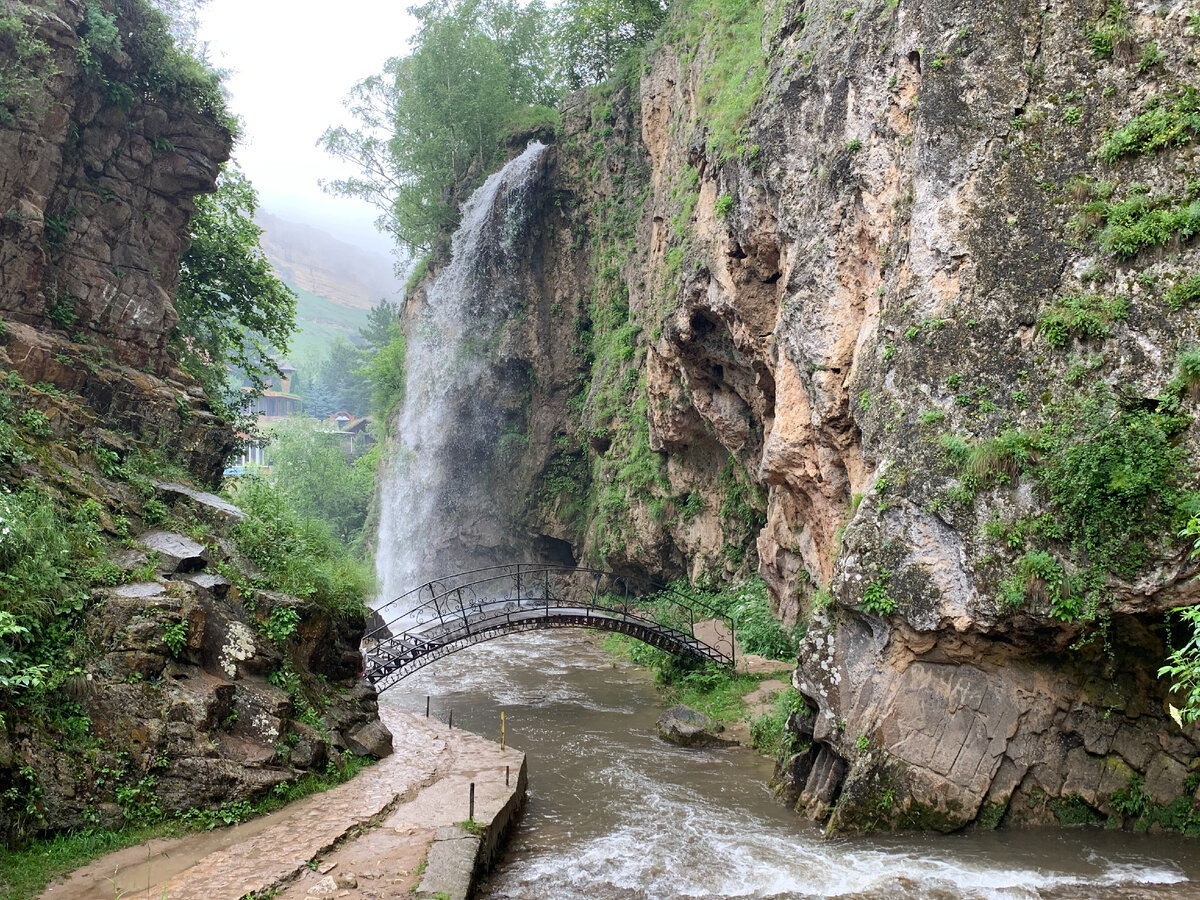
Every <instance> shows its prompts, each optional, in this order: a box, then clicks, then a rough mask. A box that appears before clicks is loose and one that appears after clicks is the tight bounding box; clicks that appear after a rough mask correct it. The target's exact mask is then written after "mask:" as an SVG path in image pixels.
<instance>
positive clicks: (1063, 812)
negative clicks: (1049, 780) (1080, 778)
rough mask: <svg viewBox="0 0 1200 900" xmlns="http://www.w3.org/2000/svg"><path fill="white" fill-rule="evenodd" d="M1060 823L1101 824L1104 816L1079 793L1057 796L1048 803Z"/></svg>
mask: <svg viewBox="0 0 1200 900" xmlns="http://www.w3.org/2000/svg"><path fill="white" fill-rule="evenodd" d="M1046 805H1047V806H1048V807H1049V808H1050V811H1051V812H1052V813H1054V818H1056V819H1057V820H1058V824H1059V825H1099V824H1100V823H1102V822H1103V821H1104V816H1103V815H1101V814H1100V813H1099V812H1097V811H1096V810H1095V809H1093V808H1092V807H1091V806H1089V805H1088V804H1087V803H1086V802H1085V801H1084V799H1083V798H1082V797H1080V796H1079V795H1078V794H1071V795H1070V796H1068V797H1055V798H1054V799H1052V800H1050V801H1048V802H1047V804H1046Z"/></svg>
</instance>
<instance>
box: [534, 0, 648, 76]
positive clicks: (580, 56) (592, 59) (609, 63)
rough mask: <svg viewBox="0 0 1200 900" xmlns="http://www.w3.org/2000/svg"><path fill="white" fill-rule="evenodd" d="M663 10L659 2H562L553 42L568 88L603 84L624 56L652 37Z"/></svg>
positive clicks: (606, 0)
mask: <svg viewBox="0 0 1200 900" xmlns="http://www.w3.org/2000/svg"><path fill="white" fill-rule="evenodd" d="M666 10H667V8H666V5H665V4H664V3H662V2H661V0H564V2H563V4H562V6H561V7H560V8H559V24H558V32H557V35H556V38H557V43H558V48H559V52H560V54H561V56H562V59H563V64H564V68H565V76H564V77H565V81H566V82H567V84H568V85H569V86H570V87H572V88H579V87H582V86H583V85H585V84H595V83H597V82H600V81H604V80H605V79H606V78H608V77H609V76H610V75H611V74H612V72H613V69H614V67H615V66H616V64H617V63H618V62H619V61H620V60H621V58H622V57H624V56H625V54H626V53H628V52H629V51H630V50H631V49H633V48H636V47H640V46H642V45H643V44H645V43H646V42H647V41H648V40H650V38H652V37H654V34H655V32H657V31H658V28H659V26H660V25H661V24H662V22H663V19H664V18H665V17H666Z"/></svg>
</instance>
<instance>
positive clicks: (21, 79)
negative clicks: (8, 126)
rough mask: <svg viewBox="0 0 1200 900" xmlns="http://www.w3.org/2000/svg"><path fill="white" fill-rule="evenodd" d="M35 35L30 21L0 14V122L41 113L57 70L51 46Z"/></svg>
mask: <svg viewBox="0 0 1200 900" xmlns="http://www.w3.org/2000/svg"><path fill="white" fill-rule="evenodd" d="M36 34H37V32H36V26H35V25H34V23H33V22H26V21H24V20H22V19H21V18H20V17H19V16H17V15H13V14H12V13H9V14H7V15H4V16H0V124H4V123H7V122H11V121H13V120H14V119H19V118H23V117H25V116H28V115H32V114H34V113H37V112H40V111H41V110H42V109H43V108H44V107H45V104H46V102H47V98H48V94H47V90H46V89H47V85H48V83H49V81H50V79H51V78H53V77H54V76H55V75H57V74H58V70H57V66H55V65H54V63H53V57H52V55H51V53H50V46H49V45H48V44H47V43H46V42H45V41H43V40H41V39H40V38H38V37H37V36H36Z"/></svg>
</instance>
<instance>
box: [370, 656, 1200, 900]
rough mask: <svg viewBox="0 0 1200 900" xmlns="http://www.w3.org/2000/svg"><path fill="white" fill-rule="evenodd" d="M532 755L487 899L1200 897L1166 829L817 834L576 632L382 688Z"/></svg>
mask: <svg viewBox="0 0 1200 900" xmlns="http://www.w3.org/2000/svg"><path fill="white" fill-rule="evenodd" d="M426 696H429V697H431V698H432V699H431V707H432V710H433V714H434V715H436V716H438V717H439V718H442V719H443V720H444V719H445V718H446V717H447V716H448V715H449V712H450V710H451V709H452V710H453V711H454V724H455V727H458V726H459V725H460V724H461V725H462V727H464V728H467V729H470V730H472V731H476V732H478V733H480V734H483V735H485V736H488V737H492V738H495V739H498V738H499V714H500V711H501V710H503V711H504V712H505V714H506V726H507V736H508V741H509V743H510V744H511V745H512V746H514V747H518V748H520V749H522V750H524V751H525V752H526V753H527V754H528V755H529V768H530V791H529V806H528V809H527V811H526V813H525V816H524V819H523V820H522V823H521V825H520V827H519V829H518V831H517V834H516V836H515V838H514V839H513V842H512V844H511V845H510V848H509V852H508V855H507V858H506V861H505V863H504V864H503V866H502V867H501V868H500V870H499V871H498V872H497V873H496V874H495V875H494V876H493V877H492V878H491V879H490V881H489V882H488V883H487V884H486V886H485V887H484V889H483V890H482V892H481V894H480V896H481V897H483V898H490V900H617V898H621V900H676V898H733V897H755V898H778V900H784V898H786V900H800V898H815V897H843V898H851V897H853V898H913V900H917V898H939V900H960V898H972V900H974V898H1081V897H1095V898H1135V897H1137V898H1142V897H1146V898H1149V897H1181V898H1186V897H1200V852H1198V850H1200V848H1197V846H1196V843H1195V842H1194V841H1190V840H1188V839H1185V838H1179V837H1176V836H1174V835H1131V834H1126V833H1116V832H1108V831H1104V830H1102V829H1083V830H1047V829H1019V830H1014V829H1010V830H1002V831H998V832H991V833H983V834H971V835H949V836H947V835H928V836H919V837H911V836H910V837H890V836H889V837H877V838H865V839H863V838H856V839H845V838H840V839H835V840H826V839H825V838H824V837H823V836H822V834H821V831H820V830H819V829H817V828H816V827H814V826H813V825H811V824H809V823H807V822H805V821H803V820H801V819H800V818H798V817H797V816H796V815H794V814H793V813H791V812H790V811H789V810H788V809H787V808H785V807H784V806H783V805H782V804H780V803H779V802H778V801H777V800H775V799H774V798H773V797H772V796H771V794H770V791H769V788H768V786H767V782H768V780H769V779H770V776H771V764H770V762H769V761H768V760H766V759H764V758H762V757H761V756H759V755H758V754H755V753H753V752H751V751H749V750H745V749H741V748H735V749H729V750H685V749H682V748H678V747H673V746H671V745H669V744H666V743H664V742H663V741H661V740H659V739H658V737H657V736H656V734H655V728H654V723H655V720H656V718H657V716H658V715H659V713H660V712H661V710H662V705H661V702H660V700H659V697H658V693H657V690H656V689H655V687H654V685H653V684H652V682H651V679H650V677H649V675H648V674H647V673H646V672H645V671H644V670H641V669H638V668H635V667H632V666H631V665H630V664H627V663H623V662H614V661H613V659H612V658H611V657H610V656H609V655H608V654H607V653H606V652H604V651H603V650H601V649H600V648H598V647H597V646H595V644H594V643H593V642H592V641H591V640H590V639H589V638H588V637H587V636H584V635H578V634H576V635H571V634H570V633H562V632H539V633H536V634H526V635H519V636H514V637H509V638H504V639H502V640H498V641H493V642H491V643H487V644H482V645H479V646H477V647H473V648H471V649H469V650H465V651H462V652H460V653H458V654H455V655H454V656H452V657H449V658H447V659H445V660H442V661H440V662H438V663H434V664H433V665H431V666H429V667H427V668H425V669H423V670H421V671H420V672H418V673H417V674H415V675H413V676H411V677H409V678H408V679H406V680H405V681H402V682H401V683H400V684H399V685H398V686H397V687H395V688H393V689H392V690H391V691H389V692H388V693H386V694H384V695H383V699H384V700H385V701H387V702H393V703H399V704H401V705H404V706H406V707H407V708H410V709H414V710H418V711H424V708H425V698H426Z"/></svg>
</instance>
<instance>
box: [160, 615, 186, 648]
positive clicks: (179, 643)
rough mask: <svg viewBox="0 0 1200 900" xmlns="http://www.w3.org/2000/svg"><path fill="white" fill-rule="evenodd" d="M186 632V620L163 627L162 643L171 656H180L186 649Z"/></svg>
mask: <svg viewBox="0 0 1200 900" xmlns="http://www.w3.org/2000/svg"><path fill="white" fill-rule="evenodd" d="M187 632H188V623H187V620H186V619H185V620H184V621H182V622H175V623H173V624H171V625H164V626H163V642H164V643H165V644H166V645H167V648H168V649H169V650H170V651H171V655H172V656H174V657H178V656H180V655H181V654H182V653H183V651H184V649H185V648H186V647H187Z"/></svg>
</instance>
